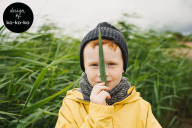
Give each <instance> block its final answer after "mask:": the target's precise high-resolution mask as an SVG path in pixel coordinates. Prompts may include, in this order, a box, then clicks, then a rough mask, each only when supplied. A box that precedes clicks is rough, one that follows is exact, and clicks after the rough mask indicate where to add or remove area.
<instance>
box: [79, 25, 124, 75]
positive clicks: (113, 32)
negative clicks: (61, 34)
mask: <svg viewBox="0 0 192 128" xmlns="http://www.w3.org/2000/svg"><path fill="white" fill-rule="evenodd" d="M99 25H100V30H101V37H102V39H108V40H112V41H115V43H116V44H117V45H118V46H119V47H120V49H121V52H122V55H123V61H124V67H123V69H124V73H125V72H126V69H127V65H128V47H127V43H126V41H125V39H124V37H123V35H122V34H121V32H120V31H119V30H118V29H117V28H115V27H114V26H112V25H111V24H109V23H107V22H102V23H99V24H98V25H97V26H96V28H95V29H93V30H91V31H90V32H89V33H88V34H87V35H86V36H85V37H84V38H83V40H82V41H81V44H80V50H79V51H80V53H79V60H80V66H81V69H82V71H83V72H85V68H84V64H83V49H84V47H85V45H86V44H87V43H88V42H90V41H92V40H96V39H98V37H99V36H98V35H99Z"/></svg>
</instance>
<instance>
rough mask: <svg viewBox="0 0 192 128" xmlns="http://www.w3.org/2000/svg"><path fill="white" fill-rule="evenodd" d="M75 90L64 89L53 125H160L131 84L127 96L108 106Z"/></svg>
mask: <svg viewBox="0 0 192 128" xmlns="http://www.w3.org/2000/svg"><path fill="white" fill-rule="evenodd" d="M77 89H78V88H74V89H73V90H70V91H68V92H67V95H66V97H65V98H64V100H63V104H62V107H61V108H60V110H59V116H58V120H57V123H56V126H55V128H161V126H160V124H159V123H158V121H157V120H156V119H155V117H154V116H153V114H152V111H151V106H150V104H149V103H148V102H146V101H145V100H143V99H142V98H141V97H140V93H139V92H136V90H135V87H134V86H132V87H131V88H129V90H128V92H127V94H129V93H131V94H130V95H129V96H128V97H127V98H125V99H124V100H122V101H120V102H116V103H114V104H113V105H109V106H104V105H99V104H94V103H92V102H89V101H85V100H84V97H83V95H82V93H81V92H79V91H77Z"/></svg>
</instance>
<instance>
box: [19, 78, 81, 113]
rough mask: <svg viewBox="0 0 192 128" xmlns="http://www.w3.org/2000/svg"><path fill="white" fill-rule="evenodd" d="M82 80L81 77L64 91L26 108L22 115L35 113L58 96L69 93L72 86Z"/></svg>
mask: <svg viewBox="0 0 192 128" xmlns="http://www.w3.org/2000/svg"><path fill="white" fill-rule="evenodd" d="M80 79H81V77H80V78H79V79H77V80H76V81H75V82H73V83H71V84H70V85H68V86H67V87H65V88H64V89H62V90H61V91H59V92H57V93H55V94H54V95H52V96H49V97H47V98H45V99H43V100H41V101H39V102H37V103H35V104H33V105H31V106H30V107H28V108H26V109H25V110H23V111H22V112H21V114H27V113H30V112H31V111H34V110H36V109H38V108H40V107H42V106H43V105H44V104H46V103H47V102H49V101H50V100H52V99H53V98H55V97H56V96H58V95H60V94H61V93H63V92H65V91H67V90H68V89H69V88H70V87H71V86H73V85H74V84H75V83H77V82H78V81H79V80H80Z"/></svg>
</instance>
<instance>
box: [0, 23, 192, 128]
mask: <svg viewBox="0 0 192 128" xmlns="http://www.w3.org/2000/svg"><path fill="white" fill-rule="evenodd" d="M116 27H117V28H120V31H121V32H122V33H123V35H124V37H125V39H126V42H127V45H128V51H129V62H128V68H127V71H126V73H125V74H124V75H123V76H125V77H127V80H128V81H129V82H130V83H131V85H132V86H136V89H137V91H139V92H140V93H141V96H142V97H143V99H145V100H146V101H148V102H150V103H151V105H152V110H153V113H154V115H155V117H156V118H157V119H158V121H159V122H160V124H161V125H162V126H163V127H169V128H171V127H174V126H176V125H178V124H180V120H181V119H184V118H188V119H189V118H191V116H190V112H192V109H191V108H192V103H191V102H190V101H192V94H191V91H192V86H191V83H192V79H191V78H192V66H191V65H192V64H191V62H190V61H189V59H188V58H186V57H181V55H179V54H178V55H171V53H169V54H170V55H168V52H167V50H169V49H171V48H179V47H183V45H178V44H177V39H176V38H174V37H168V36H167V34H166V32H156V31H154V30H149V31H145V32H141V31H140V30H139V29H137V27H136V26H135V25H133V24H129V23H127V22H126V20H125V21H124V20H122V21H118V23H117V24H116ZM50 30H52V31H50ZM3 31H4V27H2V28H1V30H0V34H1V35H0V58H1V59H0V127H2V128H4V127H6V128H9V127H16V125H17V127H18V128H21V127H22V128H24V127H30V128H33V127H35V128H52V127H54V126H55V123H56V121H57V115H58V111H59V108H60V107H61V104H62V100H63V98H64V97H65V95H66V91H67V90H70V89H72V88H74V87H79V86H78V82H79V80H80V79H81V73H82V71H81V70H80V66H79V53H78V52H77V51H79V46H80V41H81V40H79V39H75V38H73V37H70V36H66V35H60V32H59V31H62V30H60V29H58V28H57V27H56V26H54V25H53V24H51V25H44V26H42V27H41V28H39V30H38V31H37V32H36V33H35V34H34V33H28V32H25V33H21V34H19V36H18V37H16V38H12V37H11V36H10V35H11V32H10V33H5V32H3Z"/></svg>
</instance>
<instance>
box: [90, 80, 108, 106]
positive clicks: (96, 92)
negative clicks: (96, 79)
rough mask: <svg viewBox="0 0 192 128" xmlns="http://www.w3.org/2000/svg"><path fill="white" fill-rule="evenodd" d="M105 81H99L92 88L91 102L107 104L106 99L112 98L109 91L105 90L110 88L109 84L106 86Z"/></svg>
mask: <svg viewBox="0 0 192 128" xmlns="http://www.w3.org/2000/svg"><path fill="white" fill-rule="evenodd" d="M104 85H105V83H99V84H97V85H95V86H94V87H93V89H92V92H91V96H90V100H91V102H93V103H95V104H100V105H106V101H105V99H110V98H111V96H110V94H109V93H108V92H106V91H104V90H107V91H108V90H109V88H108V87H107V86H104Z"/></svg>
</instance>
